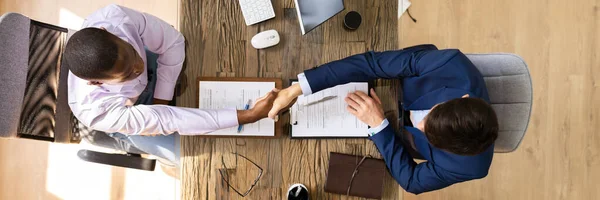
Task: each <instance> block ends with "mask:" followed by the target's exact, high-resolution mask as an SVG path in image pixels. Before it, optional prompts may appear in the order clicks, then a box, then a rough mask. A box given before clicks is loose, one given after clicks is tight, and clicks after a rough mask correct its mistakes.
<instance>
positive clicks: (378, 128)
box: [367, 119, 390, 136]
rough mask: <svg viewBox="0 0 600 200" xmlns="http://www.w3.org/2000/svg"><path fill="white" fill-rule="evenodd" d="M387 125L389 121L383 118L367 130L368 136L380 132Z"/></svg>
mask: <svg viewBox="0 0 600 200" xmlns="http://www.w3.org/2000/svg"><path fill="white" fill-rule="evenodd" d="M388 125H390V122H389V121H388V120H387V119H384V120H383V121H382V122H381V124H380V125H379V126H377V127H375V128H373V127H371V128H369V129H368V130H367V131H368V132H369V136H373V135H375V134H377V133H379V132H381V131H382V130H383V129H385V128H386V127H387V126H388Z"/></svg>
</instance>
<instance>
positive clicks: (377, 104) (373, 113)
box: [269, 45, 498, 194]
mask: <svg viewBox="0 0 600 200" xmlns="http://www.w3.org/2000/svg"><path fill="white" fill-rule="evenodd" d="M378 78H383V79H401V80H402V90H403V99H402V100H403V107H402V109H403V110H404V111H405V112H409V113H410V120H408V119H407V120H406V121H407V122H408V126H405V127H404V129H403V131H404V133H400V134H396V132H395V131H394V130H393V129H392V126H390V125H389V122H388V120H387V119H385V117H384V113H383V109H382V107H381V101H380V100H379V98H378V97H377V94H375V91H374V90H371V92H370V93H371V95H372V97H369V96H368V95H367V94H365V93H363V92H355V93H350V94H348V96H347V97H346V99H345V100H346V102H347V103H348V107H347V110H348V111H349V112H350V113H352V114H353V115H355V116H356V117H357V118H358V119H359V120H361V121H363V122H364V123H366V124H368V125H369V126H370V127H371V128H369V130H368V131H369V135H370V137H369V138H370V139H371V140H372V141H373V142H374V143H375V145H376V146H377V148H378V149H379V152H380V153H381V154H382V155H383V159H384V160H385V163H386V165H387V167H388V169H389V171H390V173H391V174H392V176H393V177H394V178H395V179H396V181H397V182H398V183H399V184H400V185H401V186H402V187H403V188H404V189H405V190H406V191H408V192H411V193H414V194H419V193H422V192H428V191H432V190H437V189H441V188H444V187H447V186H450V185H452V184H454V183H459V182H463V181H468V180H473V179H479V178H483V177H485V176H486V175H487V174H488V170H489V168H490V165H491V163H492V157H493V153H494V141H495V140H496V138H497V137H498V119H497V117H496V113H495V112H494V110H493V109H492V107H491V106H490V105H489V96H488V92H487V89H486V86H485V82H484V80H483V76H482V75H481V73H480V72H479V71H478V70H477V68H475V66H474V65H473V63H471V61H470V60H469V59H467V57H466V56H465V55H464V54H463V53H461V52H460V51H459V50H456V49H447V50H438V49H437V48H436V47H435V46H434V45H420V46H414V47H409V48H406V49H402V50H398V51H386V52H367V53H363V54H358V55H354V56H351V57H348V58H345V59H342V60H338V61H333V62H330V63H327V64H324V65H321V66H319V67H317V68H314V69H310V70H306V71H304V73H302V74H299V75H298V79H299V84H294V85H292V86H290V87H289V88H286V89H284V90H282V91H281V92H279V94H278V97H277V99H276V100H275V103H274V106H273V108H272V110H271V112H270V113H269V117H271V118H274V117H275V116H276V115H277V113H278V112H280V110H281V109H283V108H286V107H287V106H288V105H289V104H291V103H292V102H293V101H294V100H295V99H296V98H297V97H298V96H299V95H301V94H304V95H308V94H311V93H313V92H318V91H320V90H323V89H326V88H329V87H333V86H336V85H340V84H345V83H349V82H362V81H370V80H374V79H378ZM411 123H412V124H415V126H414V127H413V126H411V125H410V124H411ZM413 158H420V159H425V160H427V162H423V163H419V164H417V163H416V162H415V161H414V160H413Z"/></svg>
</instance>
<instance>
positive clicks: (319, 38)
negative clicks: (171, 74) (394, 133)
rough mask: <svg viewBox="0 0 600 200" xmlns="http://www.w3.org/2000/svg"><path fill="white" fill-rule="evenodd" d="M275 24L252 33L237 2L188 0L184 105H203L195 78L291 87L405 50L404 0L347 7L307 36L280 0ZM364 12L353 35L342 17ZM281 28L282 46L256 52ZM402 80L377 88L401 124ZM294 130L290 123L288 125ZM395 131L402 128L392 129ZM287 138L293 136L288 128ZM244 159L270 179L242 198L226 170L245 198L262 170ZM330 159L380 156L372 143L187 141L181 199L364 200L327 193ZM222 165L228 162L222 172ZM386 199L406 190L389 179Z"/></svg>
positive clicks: (288, 0) (353, 0)
mask: <svg viewBox="0 0 600 200" xmlns="http://www.w3.org/2000/svg"><path fill="white" fill-rule="evenodd" d="M272 3H273V6H274V8H275V15H276V17H275V18H274V19H271V20H268V21H266V22H262V23H259V24H257V25H253V26H246V25H245V23H244V18H243V16H242V13H241V10H240V8H239V5H238V3H237V1H230V0H211V1H206V0H205V1H196V0H183V1H182V7H181V24H180V27H181V32H182V33H183V34H184V36H185V38H186V55H187V56H186V57H187V60H186V64H185V66H184V73H182V74H185V75H183V77H182V80H183V86H184V87H183V88H182V90H181V95H180V96H179V97H178V98H177V102H178V105H179V106H186V107H194V105H196V102H195V101H196V97H195V94H196V90H198V88H197V84H195V82H194V81H195V80H196V77H199V76H204V77H268V78H281V79H283V80H284V86H286V87H287V86H288V85H289V83H288V81H286V80H289V79H293V78H296V75H297V74H298V73H301V72H302V71H303V70H305V69H310V68H312V67H316V66H318V65H321V64H324V63H327V62H330V61H333V60H337V59H341V58H344V57H347V56H351V55H354V54H357V53H363V52H365V51H368V50H378V51H383V50H392V49H397V45H398V39H397V37H398V35H397V33H398V30H397V28H398V20H397V10H398V5H397V4H398V1H396V0H381V1H365V0H345V1H344V5H345V10H344V11H342V12H341V13H339V14H338V15H336V16H334V17H333V18H332V19H330V20H328V21H327V22H326V23H324V24H322V25H321V26H319V27H317V28H316V29H314V30H313V31H311V32H309V33H308V34H306V35H301V33H300V27H299V22H298V19H297V15H296V9H295V7H294V6H295V5H294V2H293V1H292V0H273V1H272ZM352 10H355V11H358V12H359V13H361V15H362V17H363V22H362V24H361V26H360V28H359V29H358V30H356V31H347V30H345V29H344V28H343V16H344V14H346V13H347V12H349V11H352ZM270 29H275V30H277V31H278V32H279V34H280V36H281V42H280V43H279V44H278V45H277V46H274V47H271V48H268V49H264V50H256V49H254V48H253V47H252V46H251V44H250V39H251V38H252V36H254V35H255V34H256V33H258V32H261V31H265V30H270ZM397 85H398V83H397V81H378V82H377V83H376V84H375V86H376V90H377V92H378V94H379V96H380V97H384V98H383V101H385V102H384V104H385V110H386V113H387V115H388V116H389V119H390V120H393V121H392V122H395V121H397V120H396V119H397V115H398V113H397V96H398V94H397V91H396V88H397ZM281 119H282V120H283V121H284V122H285V123H284V124H287V123H288V122H289V116H287V115H284V116H282V118H281ZM392 124H396V123H392ZM284 133H285V134H287V133H288V127H285V129H284ZM231 152H237V153H239V154H241V155H244V156H246V157H248V158H249V159H251V160H253V161H254V162H256V163H257V164H258V165H259V166H261V167H262V168H263V169H264V174H263V176H262V178H261V179H260V181H259V182H258V184H257V185H256V187H255V188H254V189H253V191H252V192H251V193H250V194H249V195H248V196H247V197H246V198H242V197H240V196H239V195H238V194H237V193H235V192H234V191H233V190H231V189H230V188H229V187H227V185H226V183H225V182H224V181H223V180H222V178H221V174H220V173H219V170H220V169H225V168H226V169H225V170H227V172H228V174H229V179H228V180H229V181H230V182H231V183H232V184H233V185H234V186H236V188H238V189H239V190H240V192H244V191H242V190H245V189H247V188H249V187H250V185H251V183H252V181H253V180H254V179H255V177H256V175H257V173H258V170H257V169H256V168H255V167H253V166H252V165H251V164H249V163H248V162H246V161H243V160H242V159H239V158H238V157H236V156H232V155H231V154H230V153H231ZM329 152H341V153H349V154H356V155H371V156H373V157H377V158H380V157H381V156H380V154H379V152H378V151H377V149H376V148H375V146H374V145H373V143H372V142H371V141H369V140H367V139H305V140H301V139H293V140H292V139H290V138H289V136H288V135H284V136H283V137H281V138H279V139H249V138H202V137H193V136H183V137H182V138H181V153H182V154H181V156H182V170H181V173H182V175H181V189H182V192H181V194H182V199H260V200H263V199H265V200H266V199H277V200H279V199H284V198H285V195H286V192H287V189H288V187H289V186H290V185H292V184H294V183H302V184H304V185H306V186H307V187H308V188H309V190H310V192H311V199H319V200H320V199H360V198H356V197H347V196H342V195H337V194H329V193H325V192H324V190H323V187H324V185H325V179H326V176H327V166H328V163H329V162H328V161H329ZM222 159H223V161H224V163H225V165H223V163H222ZM385 181H386V183H385V185H386V188H384V192H385V194H384V199H401V196H402V192H401V188H400V187H399V186H398V185H397V184H396V183H395V181H394V180H393V179H392V178H391V176H389V175H387V177H386V179H385Z"/></svg>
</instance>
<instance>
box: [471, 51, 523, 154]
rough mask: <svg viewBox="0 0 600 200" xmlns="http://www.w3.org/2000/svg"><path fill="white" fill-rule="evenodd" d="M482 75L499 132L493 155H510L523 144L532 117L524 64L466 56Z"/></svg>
mask: <svg viewBox="0 0 600 200" xmlns="http://www.w3.org/2000/svg"><path fill="white" fill-rule="evenodd" d="M467 57H468V58H469V60H471V62H473V64H475V66H476V67H477V68H478V69H479V71H480V72H481V74H483V77H484V80H485V84H486V86H487V89H488V93H489V95H490V101H491V103H492V107H493V108H494V110H495V111H496V114H497V115H498V123H499V125H500V131H499V133H498V139H497V140H496V144H495V149H494V152H496V153H508V152H512V151H514V150H515V149H517V147H518V146H519V144H521V141H522V140H523V137H524V136H525V132H526V131H527V125H528V124H529V119H530V116H531V105H532V101H533V89H532V83H531V76H530V74H529V69H528V68H527V64H526V63H525V61H524V60H523V59H522V58H521V57H519V56H517V55H514V54H505V53H495V54H467Z"/></svg>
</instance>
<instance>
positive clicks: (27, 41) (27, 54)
mask: <svg viewBox="0 0 600 200" xmlns="http://www.w3.org/2000/svg"><path fill="white" fill-rule="evenodd" d="M72 33H73V31H71V30H68V29H65V28H62V27H58V26H54V25H50V24H45V23H42V22H38V21H35V20H31V19H29V18H27V17H26V16H23V15H21V14H17V13H7V14H4V15H2V16H1V17H0V61H1V62H0V70H1V72H0V85H2V87H0V94H1V96H0V110H1V111H2V114H0V117H1V118H0V138H28V139H36V140H44V141H49V142H57V143H75V144H76V143H79V142H80V141H81V139H84V140H87V141H89V142H90V143H92V144H94V145H97V146H102V147H107V148H111V149H116V150H120V151H123V152H126V153H125V154H107V153H102V152H94V151H89V150H81V151H79V152H78V156H79V157H80V158H81V159H83V160H86V161H90V162H95V163H101V164H108V165H114V166H121V167H127V168H134V169H142V170H150V171H151V170H154V167H155V164H156V160H151V159H145V158H142V157H141V156H140V155H141V154H145V153H144V152H143V151H141V150H139V149H137V148H135V147H133V146H130V145H128V144H125V143H123V142H120V141H118V140H116V139H114V138H112V137H109V136H108V135H107V134H105V133H103V132H99V131H93V130H90V129H88V128H87V127H85V126H83V125H82V124H80V123H79V122H78V121H77V119H76V118H75V117H74V116H73V114H72V113H71V109H70V108H69V105H68V103H67V91H68V90H67V75H68V67H67V66H65V65H64V64H63V63H62V62H61V58H62V53H63V51H64V47H65V45H66V42H67V40H68V37H69V36H70V35H71V34H72Z"/></svg>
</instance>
